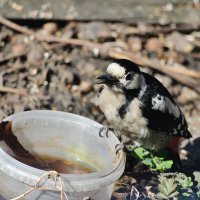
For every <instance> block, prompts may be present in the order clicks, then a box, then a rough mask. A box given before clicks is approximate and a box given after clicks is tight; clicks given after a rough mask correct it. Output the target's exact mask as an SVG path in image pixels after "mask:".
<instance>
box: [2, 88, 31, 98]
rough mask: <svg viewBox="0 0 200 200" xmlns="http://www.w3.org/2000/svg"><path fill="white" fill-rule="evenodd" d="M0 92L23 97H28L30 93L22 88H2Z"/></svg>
mask: <svg viewBox="0 0 200 200" xmlns="http://www.w3.org/2000/svg"><path fill="white" fill-rule="evenodd" d="M0 92H5V93H13V94H18V95H21V96H28V93H27V92H25V91H24V90H23V89H21V88H10V87H6V86H0Z"/></svg>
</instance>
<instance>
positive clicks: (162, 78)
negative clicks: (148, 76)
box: [154, 74, 172, 88]
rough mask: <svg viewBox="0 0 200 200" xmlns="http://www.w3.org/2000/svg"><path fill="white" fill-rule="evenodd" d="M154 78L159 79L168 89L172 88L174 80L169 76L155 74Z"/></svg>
mask: <svg viewBox="0 0 200 200" xmlns="http://www.w3.org/2000/svg"><path fill="white" fill-rule="evenodd" d="M154 77H155V78H156V79H158V80H159V81H160V82H161V83H162V84H163V85H164V86H165V87H166V88H168V87H170V86H171V84H172V79H171V78H170V77H168V76H163V75H161V74H155V75H154Z"/></svg>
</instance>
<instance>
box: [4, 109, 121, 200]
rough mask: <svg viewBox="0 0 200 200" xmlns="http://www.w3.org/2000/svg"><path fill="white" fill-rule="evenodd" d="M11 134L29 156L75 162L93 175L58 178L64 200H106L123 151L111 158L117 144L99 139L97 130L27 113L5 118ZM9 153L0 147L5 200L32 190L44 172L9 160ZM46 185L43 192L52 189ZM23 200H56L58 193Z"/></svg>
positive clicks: (83, 122) (67, 117)
mask: <svg viewBox="0 0 200 200" xmlns="http://www.w3.org/2000/svg"><path fill="white" fill-rule="evenodd" d="M3 121H12V132H13V134H14V135H15V136H16V137H17V139H18V141H19V142H20V144H21V145H22V146H23V147H24V148H25V149H26V150H28V151H29V153H31V154H33V155H46V156H54V157H56V158H60V159H64V160H79V161H81V162H83V163H85V164H87V165H88V166H90V167H92V168H93V169H95V172H92V173H85V174H61V179H62V182H63V185H64V191H65V192H66V194H67V197H68V199H69V200H82V199H83V198H85V197H91V198H92V199H94V200H109V199H110V198H111V194H112V189H113V185H114V182H115V181H116V180H117V179H119V177H120V176H121V175H122V173H123V171H124V167H125V156H124V153H123V151H119V153H118V154H117V155H116V153H115V152H116V150H115V146H116V144H119V140H118V139H117V137H116V136H115V135H114V134H113V133H112V132H109V134H108V135H109V137H106V136H105V137H99V134H98V133H99V129H100V128H101V127H102V125H100V124H98V123H97V122H95V121H92V120H90V119H87V118H85V117H81V116H78V115H75V114H70V113H64V112H58V111H27V112H22V113H18V114H14V115H11V116H9V117H7V118H5V119H4V120H3ZM13 155H14V152H12V150H11V149H10V148H9V147H8V146H7V145H6V143H5V142H4V141H1V142H0V194H1V195H2V196H3V197H4V198H6V199H11V198H14V197H16V196H18V195H21V194H22V193H24V192H26V191H27V190H28V189H30V188H31V187H33V186H34V185H35V183H36V182H37V180H38V178H39V177H40V176H42V175H43V174H44V173H45V171H44V170H41V169H37V168H34V167H31V166H29V165H26V164H24V163H22V162H19V161H17V160H16V159H14V158H13ZM52 184H53V182H52V180H51V179H49V180H47V181H46V183H45V187H50V186H52ZM24 199H30V200H36V199H37V200H53V199H60V192H59V191H38V190H36V191H32V192H31V193H30V194H28V195H27V196H26V197H25V198H24Z"/></svg>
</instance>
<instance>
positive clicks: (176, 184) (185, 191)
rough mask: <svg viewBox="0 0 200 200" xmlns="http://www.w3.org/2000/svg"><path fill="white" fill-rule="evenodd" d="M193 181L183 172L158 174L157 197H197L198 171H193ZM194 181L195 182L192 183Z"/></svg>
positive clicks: (199, 189) (181, 199)
mask: <svg viewBox="0 0 200 200" xmlns="http://www.w3.org/2000/svg"><path fill="white" fill-rule="evenodd" d="M194 177H195V181H196V182H197V184H196V183H195V182H194V181H193V180H192V178H191V177H190V176H187V175H185V174H183V173H165V174H164V173H163V174H160V176H159V180H160V184H159V185H158V190H159V193H158V194H157V197H158V198H159V199H173V200H175V199H180V200H188V199H199V197H200V196H199V195H200V172H194ZM194 183H195V184H194Z"/></svg>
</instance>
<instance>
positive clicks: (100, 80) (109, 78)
mask: <svg viewBox="0 0 200 200" xmlns="http://www.w3.org/2000/svg"><path fill="white" fill-rule="evenodd" d="M113 81H114V79H113V77H112V76H111V75H110V74H102V75H100V76H98V77H97V80H96V84H103V83H105V84H109V83H113Z"/></svg>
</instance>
